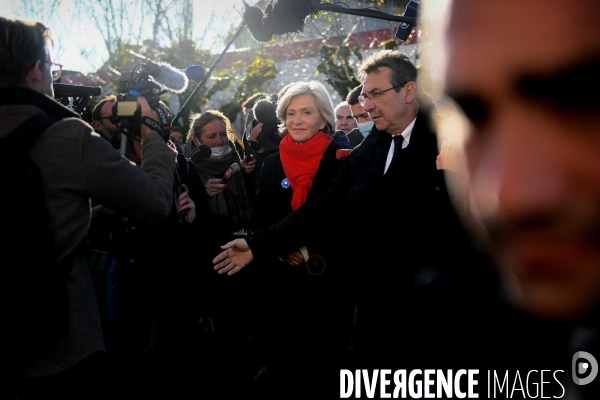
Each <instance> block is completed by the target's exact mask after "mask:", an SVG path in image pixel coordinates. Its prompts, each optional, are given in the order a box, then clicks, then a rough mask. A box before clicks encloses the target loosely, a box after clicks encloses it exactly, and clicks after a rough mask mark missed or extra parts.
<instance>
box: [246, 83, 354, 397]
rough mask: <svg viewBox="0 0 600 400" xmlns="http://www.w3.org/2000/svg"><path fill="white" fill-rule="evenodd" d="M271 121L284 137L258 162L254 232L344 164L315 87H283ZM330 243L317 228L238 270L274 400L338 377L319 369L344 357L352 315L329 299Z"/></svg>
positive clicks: (333, 289) (334, 286) (329, 232)
mask: <svg viewBox="0 0 600 400" xmlns="http://www.w3.org/2000/svg"><path fill="white" fill-rule="evenodd" d="M277 117H278V118H279V120H280V121H282V122H281V124H280V126H279V130H280V134H281V136H283V139H282V140H281V142H280V144H279V152H277V153H274V154H272V155H269V156H268V157H267V158H265V161H264V164H263V167H262V171H261V175H260V179H259V186H258V191H257V194H256V199H255V203H254V206H253V213H254V214H253V226H254V228H255V229H264V228H268V227H269V226H270V225H272V224H274V223H276V222H277V221H279V220H280V219H282V218H284V217H285V216H287V215H288V214H289V213H291V212H292V211H293V210H295V209H297V208H298V207H300V206H301V205H302V204H304V202H305V201H306V199H307V198H308V196H309V195H310V194H311V193H313V192H318V193H323V192H324V191H326V190H327V189H328V188H329V186H330V182H331V180H332V179H334V178H335V176H336V175H337V173H338V170H339V168H340V166H341V165H342V163H343V161H341V160H338V159H337V158H336V151H337V150H338V149H340V145H339V144H338V143H337V142H336V141H334V140H333V135H334V132H335V114H334V108H333V102H332V100H331V97H330V96H329V94H328V93H327V90H326V89H325V87H324V86H323V85H322V84H321V83H319V82H316V81H311V82H296V83H294V84H292V85H290V86H289V87H288V88H287V90H286V91H285V93H284V94H283V95H282V96H281V98H280V99H279V102H278V105H277ZM336 240H337V239H336V232H335V227H322V228H321V227H319V235H313V234H310V235H309V234H307V235H306V240H305V242H304V246H303V247H302V248H299V249H282V252H281V254H280V257H279V258H278V259H276V258H273V259H268V258H265V259H259V258H255V260H256V261H255V262H254V263H251V264H250V265H249V266H248V268H247V269H246V270H245V271H244V272H245V273H246V274H247V275H248V273H251V275H253V277H254V278H256V285H255V286H254V287H256V290H255V293H256V296H254V298H252V299H249V300H252V301H255V302H256V305H255V307H254V309H255V310H256V313H257V314H258V315H257V316H256V320H255V321H256V322H257V326H258V331H257V332H255V335H254V338H255V341H256V342H258V343H259V349H260V353H261V355H262V356H264V359H263V360H262V361H263V364H264V366H266V367H267V369H268V371H269V376H270V379H272V385H269V386H270V387H271V388H272V389H273V390H274V397H276V396H277V394H279V395H281V393H283V392H282V390H284V388H286V387H287V388H288V389H289V388H294V390H296V389H298V388H302V389H306V390H308V391H310V393H319V390H320V385H321V383H323V382H325V381H327V380H328V379H329V378H330V379H331V380H332V381H336V379H335V378H336V376H337V375H335V374H333V375H330V374H327V375H326V374H325V368H326V367H330V366H332V365H333V364H332V362H333V361H334V360H336V359H339V357H340V355H341V354H342V352H343V351H344V345H345V343H346V342H345V339H344V338H345V336H344V335H347V333H348V332H349V330H348V329H347V327H345V326H343V323H342V321H341V320H345V318H342V316H345V317H348V313H351V310H349V311H348V313H346V314H344V313H343V311H342V310H341V309H340V303H341V299H342V298H343V297H344V296H341V295H338V294H336V293H338V291H339V290H340V289H338V288H339V287H340V282H339V281H338V280H337V279H336V274H335V271H336V265H335V258H334V255H335V250H336V249H335V247H336V246H335V241H336ZM338 318H339V319H338ZM348 319H349V318H348ZM332 371H333V368H332ZM307 374H310V378H309V377H308V376H307ZM328 377H329V378H328ZM318 378H322V379H318ZM329 383H330V382H329ZM266 395H267V396H268V394H266ZM306 395H309V393H306Z"/></svg>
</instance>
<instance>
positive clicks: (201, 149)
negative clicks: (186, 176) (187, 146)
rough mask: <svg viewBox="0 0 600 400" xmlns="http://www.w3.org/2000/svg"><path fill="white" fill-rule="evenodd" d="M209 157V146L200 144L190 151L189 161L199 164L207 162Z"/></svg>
mask: <svg viewBox="0 0 600 400" xmlns="http://www.w3.org/2000/svg"><path fill="white" fill-rule="evenodd" d="M211 155H212V150H211V149H210V146H208V145H206V144H201V145H200V146H198V147H196V148H195V149H194V150H193V151H192V155H191V157H190V160H192V162H193V163H194V164H200V163H201V162H203V161H206V160H208V159H209V158H210V156H211Z"/></svg>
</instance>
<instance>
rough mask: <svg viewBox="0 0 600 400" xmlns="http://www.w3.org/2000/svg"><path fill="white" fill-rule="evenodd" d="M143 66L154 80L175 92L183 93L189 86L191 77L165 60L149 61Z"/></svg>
mask: <svg viewBox="0 0 600 400" xmlns="http://www.w3.org/2000/svg"><path fill="white" fill-rule="evenodd" d="M142 68H143V70H144V72H145V73H147V74H148V75H150V77H151V78H152V80H153V81H154V82H156V83H158V84H160V85H162V86H164V87H166V88H167V89H168V90H169V91H171V92H173V93H182V92H183V91H184V90H185V89H186V88H187V86H188V83H189V79H188V77H187V75H186V74H184V73H183V72H181V71H179V70H178V69H176V68H174V67H173V66H171V65H170V64H167V63H165V62H159V63H155V62H153V61H148V62H146V63H145V64H143V67H142Z"/></svg>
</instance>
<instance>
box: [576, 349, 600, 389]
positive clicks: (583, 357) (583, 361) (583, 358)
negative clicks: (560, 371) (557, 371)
mask: <svg viewBox="0 0 600 400" xmlns="http://www.w3.org/2000/svg"><path fill="white" fill-rule="evenodd" d="M571 370H572V373H573V382H575V384H576V385H587V384H588V383H591V382H592V381H593V380H594V379H596V375H598V361H596V358H594V356H593V355H591V354H590V353H588V352H587V351H578V352H577V353H575V354H573V360H572V364H571Z"/></svg>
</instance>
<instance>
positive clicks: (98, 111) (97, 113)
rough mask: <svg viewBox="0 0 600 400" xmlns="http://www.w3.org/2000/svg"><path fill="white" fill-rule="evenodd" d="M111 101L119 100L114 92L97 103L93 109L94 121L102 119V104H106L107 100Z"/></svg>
mask: <svg viewBox="0 0 600 400" xmlns="http://www.w3.org/2000/svg"><path fill="white" fill-rule="evenodd" d="M109 101H113V102H116V101H117V96H115V95H114V94H111V95H109V96H106V97H105V98H103V99H102V100H100V101H99V102H98V104H96V105H95V106H94V109H93V110H92V121H100V120H101V118H102V106H104V104H105V103H107V102H109Z"/></svg>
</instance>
